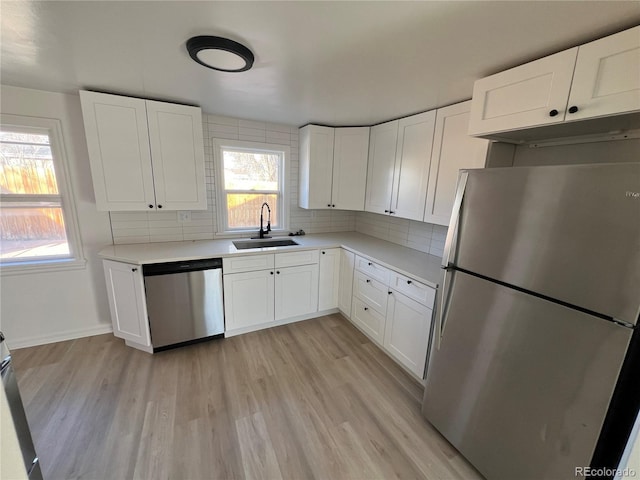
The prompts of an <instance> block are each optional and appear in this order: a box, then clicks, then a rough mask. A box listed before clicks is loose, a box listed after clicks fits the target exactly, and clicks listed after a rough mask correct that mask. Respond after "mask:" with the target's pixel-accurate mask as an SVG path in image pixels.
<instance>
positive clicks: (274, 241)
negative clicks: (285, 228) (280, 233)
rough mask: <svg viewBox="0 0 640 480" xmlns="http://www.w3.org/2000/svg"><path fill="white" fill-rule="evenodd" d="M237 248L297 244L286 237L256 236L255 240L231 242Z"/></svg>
mask: <svg viewBox="0 0 640 480" xmlns="http://www.w3.org/2000/svg"><path fill="white" fill-rule="evenodd" d="M233 244H234V245H235V247H236V248H237V249H238V250H244V249H247V248H265V247H290V246H293V245H298V243H297V242H294V241H293V240H289V239H288V238H257V239H255V240H253V239H252V240H237V241H235V242H233Z"/></svg>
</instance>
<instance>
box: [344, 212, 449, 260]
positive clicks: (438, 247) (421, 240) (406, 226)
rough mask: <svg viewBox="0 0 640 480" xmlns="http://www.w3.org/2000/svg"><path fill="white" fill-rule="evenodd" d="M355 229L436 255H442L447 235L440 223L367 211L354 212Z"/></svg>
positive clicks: (445, 228) (445, 229)
mask: <svg viewBox="0 0 640 480" xmlns="http://www.w3.org/2000/svg"><path fill="white" fill-rule="evenodd" d="M355 229H356V231H357V232H360V233H364V234H367V235H371V236H372V237H377V238H380V239H382V240H387V241H389V242H393V243H397V244H398V245H403V246H405V247H409V248H413V249H414V250H420V251H421V252H425V253H430V254H431V255H436V256H438V257H441V256H442V253H443V250H444V241H445V239H446V237H447V227H443V226H441V225H433V224H431V223H424V222H416V221H414V220H406V219H404V218H396V217H390V216H387V215H378V214H377V213H369V212H358V213H357V214H356V228H355Z"/></svg>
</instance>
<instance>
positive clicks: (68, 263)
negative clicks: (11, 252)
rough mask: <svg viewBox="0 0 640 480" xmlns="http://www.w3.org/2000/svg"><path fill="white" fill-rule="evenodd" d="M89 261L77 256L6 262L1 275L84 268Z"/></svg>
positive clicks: (1, 267) (0, 268)
mask: <svg viewBox="0 0 640 480" xmlns="http://www.w3.org/2000/svg"><path fill="white" fill-rule="evenodd" d="M86 267H87V261H86V260H85V259H84V258H82V259H76V258H65V259H60V260H32V261H26V262H11V263H10V262H5V263H2V264H0V276H10V275H24V274H27V273H51V272H62V271H66V270H83V269H85V268H86Z"/></svg>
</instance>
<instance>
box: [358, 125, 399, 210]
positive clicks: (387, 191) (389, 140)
mask: <svg viewBox="0 0 640 480" xmlns="http://www.w3.org/2000/svg"><path fill="white" fill-rule="evenodd" d="M397 141H398V120H393V121H392V122H387V123H382V124H380V125H375V126H373V127H371V135H370V137H369V164H368V167H367V195H366V201H365V205H364V209H365V210H366V211H367V212H373V213H382V214H388V213H389V210H390V209H391V192H392V189H393V169H394V166H395V163H396V144H397Z"/></svg>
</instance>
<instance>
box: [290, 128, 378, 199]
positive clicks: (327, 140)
mask: <svg viewBox="0 0 640 480" xmlns="http://www.w3.org/2000/svg"><path fill="white" fill-rule="evenodd" d="M368 145H369V127H354V128H332V127H321V126H319V125H307V126H306V127H302V128H301V129H300V191H299V202H298V204H299V206H300V207H301V208H310V209H323V208H325V209H326V208H339V209H342V210H363V208H364V195H365V187H366V170H367V152H368Z"/></svg>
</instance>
